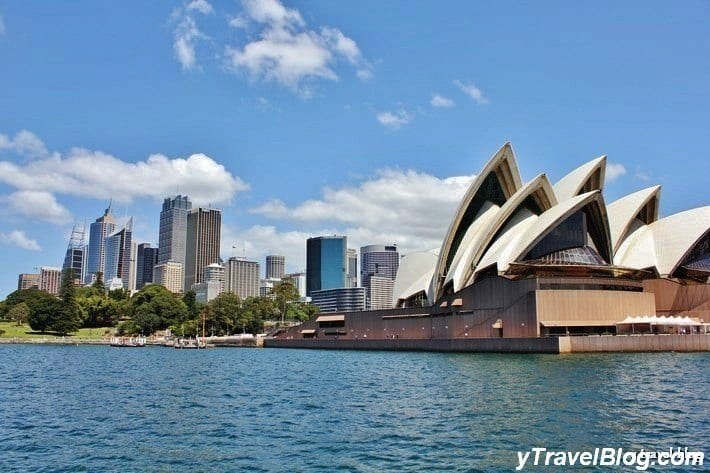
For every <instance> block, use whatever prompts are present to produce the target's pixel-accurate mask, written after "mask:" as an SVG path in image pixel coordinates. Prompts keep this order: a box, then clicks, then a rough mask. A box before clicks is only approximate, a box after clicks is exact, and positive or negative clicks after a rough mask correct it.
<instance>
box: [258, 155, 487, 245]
mask: <svg viewBox="0 0 710 473" xmlns="http://www.w3.org/2000/svg"><path fill="white" fill-rule="evenodd" d="M472 179H473V177H472V176H458V177H450V178H445V179H441V178H437V177H434V176H431V175H429V174H426V173H421V172H416V171H411V170H409V171H402V170H392V169H385V170H381V171H379V172H378V174H377V176H376V177H375V178H373V179H370V180H366V181H364V182H361V183H360V184H358V185H356V186H346V187H343V188H340V189H332V188H325V189H324V190H323V195H322V197H321V198H320V199H312V200H307V201H305V202H303V203H301V204H299V205H296V206H295V207H288V206H287V205H286V204H285V203H283V202H281V201H279V200H274V201H270V202H266V203H264V204H262V205H260V206H258V207H256V208H253V209H251V210H250V212H251V213H254V214H259V215H262V216H265V217H269V218H272V219H276V220H280V221H284V220H285V221H291V222H295V223H299V224H302V225H305V224H310V225H317V226H319V227H326V228H325V230H324V229H323V228H320V229H319V231H328V232H329V233H334V232H335V233H339V234H346V235H347V236H348V237H349V238H350V239H351V240H352V241H353V242H354V243H355V244H357V245H360V244H371V243H378V242H394V243H397V244H398V245H400V246H401V247H402V248H404V249H407V250H414V249H429V248H433V247H438V246H439V245H441V239H442V238H443V236H444V232H445V231H446V229H447V228H448V225H449V220H450V219H451V217H452V215H453V213H454V211H455V209H456V206H457V205H458V203H459V201H460V199H461V197H462V196H463V194H464V192H465V191H466V188H467V187H468V185H469V184H470V183H471V180H472ZM330 227H335V228H330ZM320 234H324V233H320ZM325 234H327V233H325ZM311 236H313V234H311Z"/></svg>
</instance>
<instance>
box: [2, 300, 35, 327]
mask: <svg viewBox="0 0 710 473" xmlns="http://www.w3.org/2000/svg"><path fill="white" fill-rule="evenodd" d="M7 315H8V317H9V318H10V320H14V321H15V322H16V323H17V325H22V324H24V323H25V322H27V319H29V317H30V307H29V306H28V305H27V303H25V302H20V303H19V304H16V305H14V306H13V307H12V308H11V309H10V310H9V311H8V312H7Z"/></svg>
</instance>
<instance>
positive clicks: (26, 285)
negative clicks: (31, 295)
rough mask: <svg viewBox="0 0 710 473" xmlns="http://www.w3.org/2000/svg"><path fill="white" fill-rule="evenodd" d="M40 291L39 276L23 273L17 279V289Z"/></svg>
mask: <svg viewBox="0 0 710 473" xmlns="http://www.w3.org/2000/svg"><path fill="white" fill-rule="evenodd" d="M32 287H35V288H37V289H39V274H31V273H21V274H20V276H19V277H18V278H17V289H30V288H32Z"/></svg>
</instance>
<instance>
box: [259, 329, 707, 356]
mask: <svg viewBox="0 0 710 473" xmlns="http://www.w3.org/2000/svg"><path fill="white" fill-rule="evenodd" d="M264 347H266V348H312V349H325V350H402V351H439V352H470V353H477V352H478V353H594V352H629V353H631V352H670V351H676V352H709V351H710V334H702V335H633V336H626V335H617V336H579V337H559V338H558V337H545V338H467V339H458V338H456V339H424V340H422V339H402V338H400V339H377V340H363V339H358V340H332V339H330V340H317V339H278V338H267V339H265V340H264Z"/></svg>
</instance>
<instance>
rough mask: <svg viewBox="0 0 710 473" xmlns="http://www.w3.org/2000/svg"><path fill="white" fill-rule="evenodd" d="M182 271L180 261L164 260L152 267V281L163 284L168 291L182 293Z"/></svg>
mask: <svg viewBox="0 0 710 473" xmlns="http://www.w3.org/2000/svg"><path fill="white" fill-rule="evenodd" d="M183 280H184V273H183V267H182V263H178V262H177V261H166V262H164V263H158V264H157V265H155V268H153V283H154V284H160V285H161V286H164V287H165V288H166V289H167V290H168V291H170V292H173V293H175V294H182V290H183Z"/></svg>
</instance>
